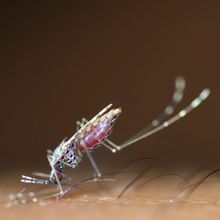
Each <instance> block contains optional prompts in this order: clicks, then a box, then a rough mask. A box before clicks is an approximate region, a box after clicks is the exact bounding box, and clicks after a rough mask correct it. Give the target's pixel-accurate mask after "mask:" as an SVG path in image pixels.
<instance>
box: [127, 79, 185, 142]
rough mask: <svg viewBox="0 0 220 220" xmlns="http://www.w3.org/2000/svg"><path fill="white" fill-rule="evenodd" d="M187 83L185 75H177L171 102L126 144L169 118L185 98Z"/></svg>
mask: <svg viewBox="0 0 220 220" xmlns="http://www.w3.org/2000/svg"><path fill="white" fill-rule="evenodd" d="M185 84H186V83H185V80H184V78H183V77H177V78H176V80H175V89H174V92H173V95H172V99H171V101H170V103H169V104H168V105H167V106H166V107H165V109H164V111H163V112H162V113H161V114H160V115H159V116H158V117H156V118H155V119H154V120H153V121H152V122H151V123H150V124H149V125H148V126H146V127H145V128H144V129H143V130H141V131H140V132H138V133H137V134H135V135H134V136H132V137H131V138H129V139H128V140H126V141H125V142H124V144H125V143H127V142H129V141H131V140H132V139H135V138H136V137H139V136H141V135H142V134H144V133H146V132H148V131H150V130H152V129H153V128H155V127H157V126H158V125H160V124H161V123H163V122H164V121H165V120H167V118H168V117H169V116H170V115H172V114H173V112H174V110H175V108H176V106H177V105H178V104H179V103H180V102H181V100H182V99H183V95H184V90H185Z"/></svg>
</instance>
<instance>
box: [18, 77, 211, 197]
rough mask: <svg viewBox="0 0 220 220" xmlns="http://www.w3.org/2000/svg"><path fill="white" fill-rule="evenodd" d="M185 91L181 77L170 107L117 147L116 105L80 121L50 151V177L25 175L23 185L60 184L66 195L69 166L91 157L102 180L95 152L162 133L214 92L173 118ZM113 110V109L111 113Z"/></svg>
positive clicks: (94, 167)
mask: <svg viewBox="0 0 220 220" xmlns="http://www.w3.org/2000/svg"><path fill="white" fill-rule="evenodd" d="M184 89H185V80H184V78H183V77H177V78H176V80H175V89H174V93H173V96H172V99H171V102H170V104H169V105H167V106H166V108H165V109H164V111H163V112H162V114H160V115H159V116H158V117H157V118H156V119H154V120H153V121H152V122H151V123H150V124H149V125H148V126H147V127H145V128H144V129H142V130H141V131H140V132H138V133H137V134H135V135H134V136H132V137H131V138H129V139H128V140H126V141H124V142H123V143H122V144H115V143H114V142H112V141H111V140H109V139H108V138H107V137H108V135H109V134H110V133H111V131H112V128H113V126H114V124H115V122H116V120H117V118H118V116H119V115H120V114H121V111H122V110H121V108H115V109H111V107H112V104H110V105H108V106H106V107H105V108H104V109H102V110H101V111H100V112H99V113H98V114H97V115H95V117H93V118H92V119H91V120H87V119H85V118H82V120H81V121H77V122H76V126H77V131H76V133H75V134H74V135H73V136H72V137H70V138H69V139H68V138H64V139H63V140H62V142H61V143H60V144H59V145H58V146H57V147H56V148H55V150H54V151H51V150H48V151H47V159H48V162H49V164H50V167H51V172H50V174H42V173H35V175H36V176H41V177H43V178H41V179H39V178H34V177H30V176H24V175H22V179H21V182H24V183H33V184H57V185H58V189H59V192H58V193H57V195H63V193H64V191H63V187H62V185H63V184H65V183H67V182H69V181H70V180H71V178H70V177H69V176H67V175H65V173H64V168H65V166H67V167H71V168H76V167H78V166H79V164H80V162H81V161H82V158H83V156H84V155H87V157H88V159H89V161H90V163H91V165H92V167H93V171H94V172H95V175H96V177H97V179H100V178H101V177H102V173H101V172H100V169H99V168H98V166H97V164H96V162H95V160H94V159H93V156H92V154H91V152H92V151H93V150H94V149H96V148H97V147H98V146H104V147H106V148H107V149H109V150H110V151H111V152H113V153H115V152H117V151H120V150H122V149H124V148H125V147H128V146H129V145H131V144H134V143H136V142H137V141H140V140H142V139H144V138H146V137H148V136H150V135H152V134H154V133H157V132H158V131H160V130H162V129H164V128H166V127H168V126H170V125H171V124H173V123H174V122H176V121H178V120H179V119H181V118H183V117H184V116H186V115H187V114H188V113H189V112H191V111H192V110H193V109H195V108H196V107H198V106H199V105H200V104H201V103H202V102H203V101H204V100H205V99H206V98H207V97H208V96H209V94H210V90H209V89H207V88H205V89H204V90H203V91H202V92H201V93H200V94H199V95H198V96H197V97H196V98H195V99H194V100H193V101H192V102H191V103H190V104H189V105H188V106H186V107H185V108H184V109H182V110H181V111H179V112H178V113H177V114H176V115H174V116H171V115H172V114H173V112H174V110H175V108H176V106H177V104H178V103H179V102H180V101H181V100H182V98H183V94H184ZM110 109H111V110H110Z"/></svg>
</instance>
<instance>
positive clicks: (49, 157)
mask: <svg viewBox="0 0 220 220" xmlns="http://www.w3.org/2000/svg"><path fill="white" fill-rule="evenodd" d="M47 160H48V162H49V164H50V166H51V169H52V171H53V173H54V175H55V178H56V181H57V184H58V188H59V190H60V193H58V195H59V194H63V188H62V186H61V183H60V180H59V178H58V176H57V173H56V170H55V168H54V165H53V164H52V162H51V156H50V155H47Z"/></svg>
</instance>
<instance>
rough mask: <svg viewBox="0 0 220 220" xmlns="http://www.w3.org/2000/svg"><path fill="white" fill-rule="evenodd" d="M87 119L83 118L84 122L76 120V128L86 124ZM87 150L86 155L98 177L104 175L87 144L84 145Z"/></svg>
mask: <svg viewBox="0 0 220 220" xmlns="http://www.w3.org/2000/svg"><path fill="white" fill-rule="evenodd" d="M84 123H85V121H83V120H82V122H80V121H77V122H76V129H77V130H79V129H80V128H81V127H82V126H83V125H84ZM83 148H84V150H85V152H86V155H87V157H88V159H89V161H90V163H91V165H92V168H93V170H94V173H95V176H96V177H97V178H100V177H101V176H102V173H101V171H100V169H99V168H98V166H97V164H96V162H95V159H94V158H93V156H92V154H91V153H90V152H89V151H88V150H87V146H83Z"/></svg>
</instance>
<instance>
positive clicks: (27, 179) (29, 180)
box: [21, 175, 50, 184]
mask: <svg viewBox="0 0 220 220" xmlns="http://www.w3.org/2000/svg"><path fill="white" fill-rule="evenodd" d="M21 182H22V183H33V184H50V181H49V180H47V179H46V180H42V179H36V178H33V177H30V176H24V175H22V179H21Z"/></svg>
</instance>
